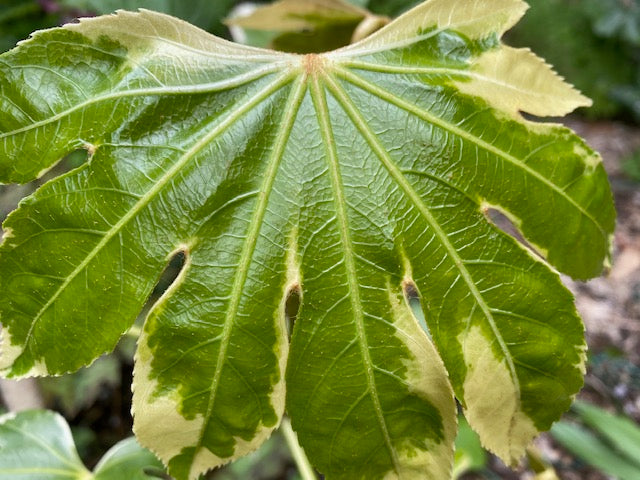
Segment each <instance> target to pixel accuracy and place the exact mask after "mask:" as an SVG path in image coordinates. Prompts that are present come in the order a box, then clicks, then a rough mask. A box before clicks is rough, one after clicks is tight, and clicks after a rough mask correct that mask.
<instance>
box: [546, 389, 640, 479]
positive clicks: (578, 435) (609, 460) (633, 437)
mask: <svg viewBox="0 0 640 480" xmlns="http://www.w3.org/2000/svg"><path fill="white" fill-rule="evenodd" d="M572 411H573V412H574V413H575V414H576V416H577V419H579V420H580V422H581V424H582V425H580V424H577V423H573V422H568V421H562V422H558V423H556V424H555V425H554V426H553V427H552V429H551V435H552V436H553V437H554V438H555V439H556V440H557V441H558V442H559V443H560V444H561V445H562V446H563V447H565V448H566V449H567V450H569V451H570V452H571V453H572V454H574V455H576V456H577V457H578V458H579V459H580V460H582V461H583V462H585V463H587V464H589V465H591V466H593V467H596V468H598V469H599V470H601V471H602V472H604V473H605V474H607V475H613V476H615V477H617V478H618V479H620V480H638V479H639V478H640V427H639V426H638V425H636V424H635V423H634V422H632V421H631V420H630V419H628V418H626V417H623V416H620V415H614V414H611V413H609V412H607V411H605V410H603V409H602V408H599V407H596V406H594V405H590V404H588V403H585V402H581V401H576V402H575V403H574V405H573V407H572ZM583 425H584V426H583Z"/></svg>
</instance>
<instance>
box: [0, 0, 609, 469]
mask: <svg viewBox="0 0 640 480" xmlns="http://www.w3.org/2000/svg"><path fill="white" fill-rule="evenodd" d="M524 9H525V5H524V3H522V2H521V1H519V0H491V1H488V2H477V1H470V0H455V1H448V0H430V1H428V2H426V3H424V4H422V5H420V6H418V7H416V8H415V9H414V10H412V11H410V12H408V13H407V14H405V15H403V16H402V17H400V18H398V19H397V20H396V21H394V22H392V23H391V24H389V25H388V26H387V27H385V28H383V29H382V30H380V31H378V32H376V33H375V34H373V35H371V36H370V37H368V38H366V39H364V40H363V41H361V42H359V43H356V44H353V45H351V46H349V47H346V48H343V49H340V50H336V51H333V52H328V53H325V54H319V55H316V54H312V55H293V54H286V53H279V52H274V51H267V50H259V49H253V48H249V47H243V46H239V45H234V44H231V43H229V42H226V41H223V40H220V39H218V38H215V37H212V36H210V35H208V34H206V33H204V32H202V31H200V30H198V29H196V28H194V27H191V26H189V25H187V24H185V23H183V22H181V21H178V20H176V19H173V18H171V17H168V16H165V15H161V14H157V13H152V12H149V11H141V12H139V13H126V12H120V13H119V14H118V15H115V16H108V17H100V18H97V19H92V20H84V21H82V22H81V23H79V24H74V25H67V26H65V27H63V28H61V29H54V30H50V31H44V32H39V33H37V34H35V35H34V37H33V38H32V39H30V40H29V41H27V42H24V43H23V44H21V45H20V46H19V47H18V48H17V49H15V50H13V51H12V52H9V53H8V54H5V55H4V56H2V57H0V58H2V62H1V63H0V180H2V181H13V182H24V181H28V180H29V179H31V178H34V177H36V176H38V175H40V174H42V173H43V172H44V171H46V170H47V169H49V168H51V166H52V165H54V164H55V163H56V162H57V161H58V160H59V159H60V158H61V157H62V156H63V155H65V154H66V153H68V152H69V151H72V150H74V149H78V148H85V149H86V150H87V151H88V152H89V154H90V159H89V162H88V163H87V164H86V165H84V166H82V167H80V168H78V169H76V170H74V171H72V172H70V173H68V174H66V175H63V176H61V177H58V178H57V179H55V180H54V181H52V182H49V183H47V184H46V185H44V186H43V187H42V188H41V189H40V190H38V191H37V192H36V193H35V194H34V195H33V196H32V197H30V198H29V199H27V200H25V201H24V202H23V203H22V204H21V206H20V208H19V209H18V210H17V211H16V212H14V213H13V214H12V215H11V216H10V217H9V219H8V220H7V221H6V222H5V225H4V227H5V240H4V242H3V244H2V246H1V247H0V271H1V272H2V276H1V278H0V291H1V292H2V296H1V297H0V321H1V322H2V324H3V331H2V337H3V340H2V357H1V359H0V368H2V371H3V372H4V374H5V375H9V376H24V375H29V374H59V373H64V372H66V371H70V370H73V369H76V368H78V367H79V366H81V365H83V364H86V363H88V362H91V361H92V360H93V359H94V358H96V357H97V356H98V355H99V354H101V353H102V352H104V351H107V350H109V349H111V348H113V345H114V344H115V342H116V341H117V339H118V337H119V336H120V335H121V334H122V333H123V332H124V331H126V330H127V329H128V328H129V326H130V325H131V323H132V322H133V320H134V319H135V317H136V315H137V314H138V313H139V311H140V309H141V308H142V306H143V304H144V302H145V300H146V298H147V297H148V295H149V294H150V292H151V290H152V288H153V286H154V283H155V282H156V280H157V278H158V276H159V275H160V273H161V272H162V270H163V268H164V267H165V265H166V264H167V262H168V261H169V259H170V258H172V257H173V256H174V255H175V254H176V253H177V252H182V254H183V255H184V258H185V263H184V266H183V268H182V270H181V272H180V274H179V276H178V278H177V279H176V280H175V282H174V283H173V284H172V285H171V287H170V288H169V289H168V290H167V291H166V292H165V294H164V295H163V297H162V298H161V299H160V300H159V301H158V302H157V303H156V304H155V305H154V307H153V309H152V310H151V312H150V313H149V315H148V318H147V320H146V323H145V326H144V331H143V334H142V336H141V339H140V342H139V346H138V352H137V355H136V367H135V381H134V413H135V430H136V434H137V436H138V438H139V439H140V441H141V442H142V443H143V444H144V445H145V446H148V447H150V448H151V449H153V450H154V451H155V452H156V453H157V454H158V455H159V456H160V458H162V459H163V460H164V461H165V462H166V463H167V464H168V465H169V470H170V472H171V473H172V474H173V475H174V476H175V477H176V478H178V479H183V478H184V479H186V478H196V477H197V476H198V474H199V473H201V472H203V471H206V470H207V469H209V468H212V467H214V466H216V465H220V464H222V463H225V462H228V461H230V460H232V459H234V458H237V457H238V456H241V455H243V454H245V453H247V452H249V451H251V450H252V449H254V448H256V447H257V446H258V445H259V444H260V442H261V441H263V440H264V439H265V438H266V437H267V436H268V435H269V434H270V432H271V431H272V430H273V429H274V428H276V427H277V425H278V423H279V421H280V419H281V416H282V414H283V411H284V409H285V407H286V409H287V411H288V413H289V414H290V416H291V419H292V424H293V427H294V428H295V429H296V431H297V432H298V435H299V437H300V440H301V442H302V444H303V446H304V447H305V449H306V450H307V452H308V454H309V456H310V458H311V459H312V461H313V462H314V464H315V465H316V466H317V467H318V469H319V470H320V471H322V472H324V473H325V474H326V475H327V478H338V479H341V478H344V479H354V478H367V479H370V478H402V479H411V478H446V477H448V476H450V475H451V461H452V448H453V447H452V445H453V438H454V435H455V418H456V415H455V414H456V409H455V402H454V399H453V391H455V394H456V396H457V397H458V398H459V400H460V401H461V402H462V404H463V406H464V408H465V413H466V415H467V417H468V419H469V422H470V424H471V425H472V427H473V428H474V429H475V430H476V431H478V433H479V434H480V437H481V439H482V441H483V443H484V444H485V445H486V446H487V447H488V448H490V449H492V450H493V451H495V452H496V453H498V454H499V455H500V456H501V457H502V458H503V459H504V460H505V461H506V462H508V463H515V462H517V461H518V459H519V457H520V456H521V455H522V453H523V451H524V448H525V446H526V445H527V443H528V442H529V441H530V440H531V439H532V438H533V436H534V435H536V433H537V432H539V431H540V430H544V429H547V428H548V427H549V426H550V424H551V422H553V421H554V420H555V419H557V418H558V417H559V416H560V414H561V413H562V412H563V411H564V410H565V409H566V408H567V407H568V405H569V403H570V401H571V399H572V397H573V395H574V394H575V393H576V392H577V390H578V389H579V388H580V385H581V383H582V371H583V368H584V339H583V334H582V323H581V322H580V319H579V317H578V316H577V314H576V312H575V308H574V306H573V303H572V298H571V295H570V294H569V293H568V292H567V291H566V290H565V289H564V287H563V286H562V285H561V283H560V280H559V278H558V275H557V273H556V272H555V271H554V270H553V268H552V267H551V266H554V267H555V268H557V269H558V270H560V271H563V272H566V273H568V274H570V275H572V276H574V277H578V278H587V277H590V276H593V275H597V274H598V273H599V272H600V270H601V269H602V265H603V261H606V260H607V259H608V253H609V237H610V235H611V232H612V230H613V225H614V217H615V215H614V211H613V205H612V201H611V194H610V192H609V188H608V184H607V181H606V176H605V173H604V170H603V168H602V165H601V162H600V160H599V157H598V156H597V154H595V153H594V152H593V151H592V150H591V149H590V148H589V147H588V146H587V145H585V144H584V142H583V141H582V140H580V139H579V138H578V137H577V136H575V135H574V134H573V133H572V132H571V131H570V130H568V129H566V128H564V127H561V126H558V125H555V124H543V123H538V122H533V121H530V120H525V119H523V118H522V117H521V115H520V112H521V111H523V112H527V113H530V114H533V115H558V114H562V113H565V112H568V111H570V110H572V109H574V108H576V107H578V106H583V105H587V104H588V100H587V99H586V98H584V97H583V96H582V95H580V94H579V93H578V92H577V91H575V90H574V89H572V87H570V86H568V85H567V84H565V83H564V82H563V81H562V79H561V78H559V77H558V76H556V75H555V73H553V71H552V70H551V69H550V68H549V67H548V66H547V65H546V64H544V62H543V61H541V60H540V59H538V58H537V57H535V56H534V55H533V54H531V53H530V52H529V51H526V50H515V49H512V48H510V47H506V46H504V45H503V44H502V43H501V42H500V36H501V35H502V34H503V33H504V31H505V30H506V29H508V28H509V27H510V26H511V25H513V23H514V22H515V21H517V19H518V18H519V17H520V16H521V15H522V14H523V12H524ZM491 209H497V210H499V211H501V212H503V213H504V214H506V215H507V216H508V217H509V218H510V219H511V220H512V221H513V223H514V224H515V225H516V226H517V227H518V228H519V229H520V231H521V233H522V235H523V236H524V237H525V238H526V239H527V241H528V242H529V244H530V245H531V246H532V247H533V248H535V250H536V252H537V253H538V254H539V256H536V255H534V254H533V253H531V252H530V251H529V250H527V249H526V248H524V247H523V246H522V245H521V244H519V243H518V242H517V241H516V240H514V239H513V238H512V237H510V236H508V235H506V234H505V233H503V232H502V231H501V230H499V229H498V228H497V227H496V226H494V225H493V224H492V222H491V220H490V217H489V211H490V210H491ZM414 293H419V295H420V297H421V300H422V304H423V307H424V309H425V311H426V321H427V324H428V330H429V331H426V330H425V329H423V328H422V327H421V326H420V323H419V321H418V320H417V319H416V318H415V317H414V315H413V314H412V313H411V309H410V308H409V306H408V301H407V297H408V296H411V295H413V294H414ZM296 294H299V295H300V296H301V308H300V312H299V315H298V317H297V320H296V323H295V326H294V329H293V333H292V337H291V342H290V343H289V341H288V332H287V326H286V322H285V304H286V302H287V299H288V297H289V296H290V295H296ZM431 337H432V339H433V343H432V339H431ZM441 359H442V360H441ZM445 368H446V370H445ZM285 380H286V381H285ZM449 381H451V384H452V386H453V389H452V387H451V386H450V384H449ZM285 384H286V394H285Z"/></svg>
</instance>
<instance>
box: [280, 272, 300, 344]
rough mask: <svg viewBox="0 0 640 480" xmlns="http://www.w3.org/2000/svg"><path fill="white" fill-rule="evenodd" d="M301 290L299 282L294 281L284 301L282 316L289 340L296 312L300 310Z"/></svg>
mask: <svg viewBox="0 0 640 480" xmlns="http://www.w3.org/2000/svg"><path fill="white" fill-rule="evenodd" d="M301 296H302V292H301V290H300V284H298V283H296V284H293V285H291V286H290V287H289V290H288V291H287V299H286V300H285V303H284V318H285V324H286V326H287V335H288V336H289V340H291V334H292V333H293V325H294V324H295V322H296V318H298V312H299V311H300V297H301Z"/></svg>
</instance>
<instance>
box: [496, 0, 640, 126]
mask: <svg viewBox="0 0 640 480" xmlns="http://www.w3.org/2000/svg"><path fill="white" fill-rule="evenodd" d="M528 3H529V4H530V6H531V8H530V10H529V12H528V13H527V15H526V16H525V18H524V20H523V21H522V22H520V23H519V24H518V25H517V26H516V27H515V28H514V29H513V30H512V31H511V32H510V33H509V34H508V42H509V43H511V44H513V45H515V46H530V47H531V49H532V50H534V51H535V52H537V53H538V54H540V55H541V56H542V57H543V58H545V59H546V60H547V61H548V62H549V63H551V64H553V65H554V67H555V68H556V69H557V70H558V72H559V73H560V74H561V75H563V76H566V77H569V78H571V80H572V82H573V83H574V84H575V85H576V87H578V88H579V89H581V90H582V91H583V92H584V93H585V94H586V95H587V96H589V97H591V98H592V99H593V101H594V104H593V107H592V108H590V109H589V110H588V111H584V112H582V113H584V114H585V115H587V116H589V117H598V118H602V117H613V116H620V115H625V114H626V115H628V114H631V115H633V116H634V118H635V119H636V120H640V66H639V63H638V60H639V58H640V27H639V25H640V4H639V3H638V2H636V1H628V0H528Z"/></svg>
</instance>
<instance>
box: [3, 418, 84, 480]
mask: <svg viewBox="0 0 640 480" xmlns="http://www.w3.org/2000/svg"><path fill="white" fill-rule="evenodd" d="M16 478H20V479H21V480H70V479H71V480H88V479H90V478H91V473H90V472H89V471H88V470H87V469H86V468H85V466H84V465H83V464H82V461H81V460H80V457H78V452H77V451H76V447H75V445H74V443H73V438H72V437H71V431H70V430H69V426H68V425H67V422H66V421H65V420H64V419H63V418H62V417H61V416H60V415H58V414H57V413H54V412H51V411H47V410H29V411H24V412H20V413H18V414H15V413H7V414H4V415H3V416H2V417H0V479H2V480H15V479H16Z"/></svg>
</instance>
